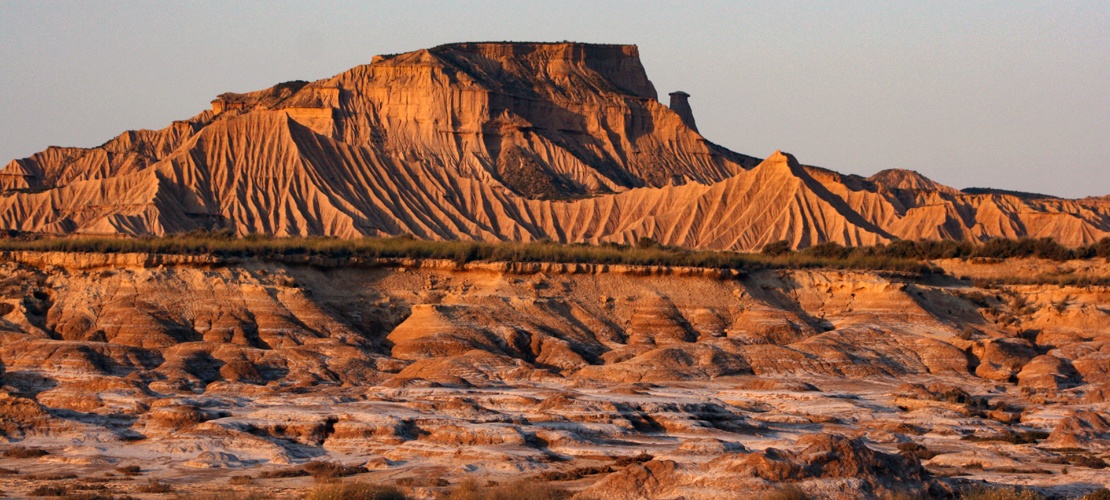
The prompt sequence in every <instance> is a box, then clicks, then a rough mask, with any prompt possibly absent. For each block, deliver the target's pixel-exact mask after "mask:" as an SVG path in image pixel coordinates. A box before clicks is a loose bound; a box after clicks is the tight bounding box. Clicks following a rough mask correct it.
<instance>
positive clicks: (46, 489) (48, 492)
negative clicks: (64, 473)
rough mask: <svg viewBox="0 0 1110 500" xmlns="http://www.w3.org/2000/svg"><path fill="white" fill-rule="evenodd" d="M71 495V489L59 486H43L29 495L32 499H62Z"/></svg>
mask: <svg viewBox="0 0 1110 500" xmlns="http://www.w3.org/2000/svg"><path fill="white" fill-rule="evenodd" d="M66 493H69V489H68V488H66V487H65V486H58V485H42V486H39V487H37V488H35V489H33V490H31V492H30V493H28V494H27V496H32V497H60V496H63V495H65V494H66Z"/></svg>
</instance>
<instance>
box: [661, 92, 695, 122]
mask: <svg viewBox="0 0 1110 500" xmlns="http://www.w3.org/2000/svg"><path fill="white" fill-rule="evenodd" d="M670 96H671V105H670V106H668V107H669V108H671V111H674V112H675V113H678V117H679V118H681V119H682V123H684V124H686V126H687V127H690V130H693V131H694V132H697V131H698V126H697V125H696V124H695V123H694V110H693V109H692V108H690V94H687V93H686V92H683V91H681V90H678V91H675V92H671V93H670Z"/></svg>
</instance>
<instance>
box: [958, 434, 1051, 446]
mask: <svg viewBox="0 0 1110 500" xmlns="http://www.w3.org/2000/svg"><path fill="white" fill-rule="evenodd" d="M1047 437H1048V433H1047V432H1044V431H1022V432H1012V431H1010V432H1003V433H1001V434H995V435H991V436H976V435H974V434H972V435H968V436H964V437H963V440H964V441H972V442H985V441H1002V442H1005V443H1010V444H1036V443H1037V442H1038V441H1041V440H1044V439H1045V438H1047Z"/></svg>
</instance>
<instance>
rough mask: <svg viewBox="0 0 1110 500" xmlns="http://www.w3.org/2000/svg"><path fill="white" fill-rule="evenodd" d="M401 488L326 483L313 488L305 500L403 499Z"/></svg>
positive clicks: (356, 483) (351, 483) (360, 483)
mask: <svg viewBox="0 0 1110 500" xmlns="http://www.w3.org/2000/svg"><path fill="white" fill-rule="evenodd" d="M406 498H408V497H407V496H406V495H405V494H404V493H403V492H402V491H401V490H399V489H397V488H394V487H392V486H381V485H376V484H369V483H363V482H358V481H354V482H346V483H339V482H334V483H327V484H321V485H318V486H316V487H315V488H313V489H312V490H311V491H309V492H308V495H306V496H305V500H405V499H406Z"/></svg>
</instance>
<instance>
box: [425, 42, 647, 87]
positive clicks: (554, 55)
mask: <svg viewBox="0 0 1110 500" xmlns="http://www.w3.org/2000/svg"><path fill="white" fill-rule="evenodd" d="M429 52H431V53H433V54H436V55H440V56H446V57H448V58H451V56H452V55H462V56H464V57H467V56H469V57H468V58H471V57H474V56H477V58H478V59H480V60H482V59H484V60H485V61H486V62H489V63H493V64H495V65H497V66H499V69H502V70H505V69H509V68H511V67H513V66H521V65H523V66H525V67H527V68H528V69H530V70H532V71H533V72H535V73H537V74H538V75H543V76H546V77H548V78H552V79H556V80H557V79H559V78H565V77H567V76H570V75H574V74H576V73H580V71H579V68H581V69H588V70H592V71H594V72H596V73H597V74H599V75H601V76H602V77H604V78H605V79H606V80H608V82H609V83H611V84H613V85H614V86H615V87H617V88H616V89H615V90H619V91H621V92H623V93H626V94H631V95H633V96H636V97H640V98H644V99H658V94H657V93H656V91H655V86H654V85H652V83H651V80H649V79H648V76H647V72H646V71H645V70H644V65H643V63H641V62H640V50H639V49H638V48H637V47H636V46H635V45H611V44H593V43H577V42H557V43H545V42H467V43H454V44H448V45H440V46H439V47H435V48H432V49H429ZM538 75H537V76H538Z"/></svg>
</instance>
